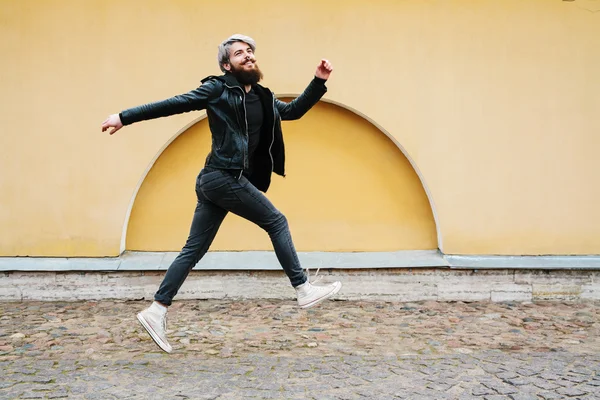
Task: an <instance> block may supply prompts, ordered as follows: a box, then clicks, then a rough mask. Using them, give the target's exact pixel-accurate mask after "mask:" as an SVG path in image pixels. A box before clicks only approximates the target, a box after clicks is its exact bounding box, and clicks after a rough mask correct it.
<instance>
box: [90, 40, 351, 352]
mask: <svg viewBox="0 0 600 400" xmlns="http://www.w3.org/2000/svg"><path fill="white" fill-rule="evenodd" d="M255 50H256V43H255V42H254V40H253V39H252V38H250V37H248V36H244V35H239V34H237V35H233V36H231V37H229V38H228V39H227V40H225V41H224V42H222V43H221V44H220V45H219V52H218V61H219V67H220V68H221V71H222V72H223V73H224V75H221V76H209V77H207V78H205V79H203V80H202V84H201V86H200V87H198V88H197V89H194V90H192V91H191V92H188V93H185V94H182V95H178V96H175V97H172V98H170V99H167V100H163V101H159V102H154V103H150V104H146V105H142V106H139V107H134V108H130V109H127V110H124V111H122V112H120V113H119V114H113V115H110V116H109V117H108V118H107V119H106V121H104V122H103V124H102V131H103V132H105V131H106V130H108V129H110V128H112V130H110V132H109V133H110V134H111V135H112V134H113V133H115V132H116V131H118V130H119V129H121V128H122V127H123V126H125V125H130V124H133V123H135V122H139V121H145V120H149V119H153V118H159V117H166V116H169V115H174V114H180V113H184V112H190V111H194V110H204V109H205V110H206V113H207V116H208V123H209V126H210V131H211V133H212V147H211V151H210V153H209V154H208V156H207V158H206V162H205V165H204V168H203V169H202V171H201V172H200V174H199V175H198V177H197V179H196V196H197V198H198V203H197V206H196V209H195V211H194V217H193V219H192V226H191V228H190V234H189V236H188V239H187V241H186V243H185V246H184V247H183V249H182V250H181V252H180V253H179V255H178V256H177V258H176V259H175V260H174V261H173V263H172V264H171V266H170V267H169V269H168V270H167V273H166V274H165V277H164V279H163V281H162V283H161V285H160V287H159V289H158V291H157V292H156V294H155V295H154V300H155V301H154V302H153V303H152V304H151V305H150V307H148V308H146V309H145V310H143V311H141V312H140V313H139V314H138V315H137V318H138V320H139V321H140V323H141V324H142V326H143V327H144V328H145V329H146V330H147V331H148V333H149V334H150V336H151V337H152V339H153V340H154V341H155V342H156V344H157V345H158V346H159V347H160V348H161V349H162V350H164V351H166V352H168V353H170V352H171V351H172V347H171V345H170V344H169V342H168V340H167V337H166V313H167V307H168V306H170V305H171V303H172V301H173V298H174V297H175V295H176V294H177V291H178V290H179V288H180V287H181V285H182V284H183V282H184V280H185V279H186V277H187V275H188V274H189V272H190V271H191V270H192V268H193V267H194V266H195V265H196V264H197V263H198V261H199V260H200V259H201V258H202V257H203V256H204V255H205V254H206V252H207V251H208V249H209V247H210V245H211V243H212V241H213V239H214V238H215V235H216V234H217V231H218V229H219V226H220V225H221V222H223V219H224V218H225V216H226V215H227V213H228V212H232V213H234V214H236V215H239V216H240V217H242V218H245V219H247V220H249V221H251V222H253V223H255V224H257V225H258V226H260V227H261V228H263V229H264V230H265V231H266V232H267V233H268V234H269V237H270V238H271V242H272V243H273V248H274V250H275V254H276V255H277V259H278V260H279V263H280V264H281V266H282V268H283V270H284V271H285V273H286V274H287V276H288V278H289V280H290V283H291V285H292V286H293V287H294V288H295V290H296V295H297V299H298V305H299V306H300V307H302V308H307V307H312V306H314V305H316V304H318V303H320V302H321V301H323V300H325V299H328V298H330V297H331V296H333V295H335V294H336V293H337V292H339V290H340V289H341V287H342V284H341V283H340V282H334V283H331V284H327V285H315V284H313V283H311V282H309V279H308V276H307V275H306V273H305V272H304V270H303V269H302V267H301V265H300V261H299V260H298V256H297V254H296V250H295V248H294V244H293V242H292V237H291V235H290V230H289V227H288V223H287V220H286V218H285V216H284V215H283V214H282V213H281V212H280V211H279V210H277V209H276V208H275V207H274V206H273V204H272V203H271V202H270V201H269V199H267V197H266V196H265V195H264V194H263V193H261V192H266V191H267V189H268V188H269V185H270V183H271V174H272V173H273V172H275V173H276V174H278V175H281V176H284V175H285V169H284V163H285V153H284V145H283V135H282V131H281V121H282V120H284V121H285V120H295V119H298V118H300V117H302V116H303V115H304V114H305V113H306V112H307V111H308V110H309V109H310V108H311V107H312V106H314V105H315V104H316V103H317V102H318V101H319V99H321V97H322V96H323V95H324V94H325V92H326V91H327V88H326V87H325V82H326V81H327V79H328V78H329V75H330V74H331V72H332V70H333V68H332V66H331V64H330V63H329V61H327V60H321V61H320V62H319V64H318V66H317V70H316V72H315V76H314V78H313V79H312V81H311V82H310V84H309V85H308V87H307V88H306V89H305V90H304V92H303V93H302V94H301V95H300V96H299V97H298V98H296V99H295V100H293V101H291V102H290V103H285V102H283V101H280V100H278V99H277V98H275V96H274V94H273V93H272V92H271V91H270V90H269V89H267V88H265V87H263V86H261V85H259V84H258V82H260V80H261V79H262V77H263V75H262V73H261V71H260V69H259V67H258V65H257V63H256V57H255V55H254V52H255Z"/></svg>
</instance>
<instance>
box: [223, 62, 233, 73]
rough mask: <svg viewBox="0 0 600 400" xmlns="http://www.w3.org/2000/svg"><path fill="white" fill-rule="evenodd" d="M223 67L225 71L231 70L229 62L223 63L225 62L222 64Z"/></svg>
mask: <svg viewBox="0 0 600 400" xmlns="http://www.w3.org/2000/svg"><path fill="white" fill-rule="evenodd" d="M223 68H225V69H226V70H227V71H229V72H231V64H229V63H225V64H223Z"/></svg>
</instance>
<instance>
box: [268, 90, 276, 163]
mask: <svg viewBox="0 0 600 400" xmlns="http://www.w3.org/2000/svg"><path fill="white" fill-rule="evenodd" d="M271 97H273V129H272V130H271V145H270V146H269V157H271V173H273V170H274V169H275V160H273V154H272V153H271V149H272V148H273V143H275V123H276V120H277V113H276V112H275V111H276V110H275V96H274V95H273V94H271Z"/></svg>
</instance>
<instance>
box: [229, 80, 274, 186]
mask: <svg viewBox="0 0 600 400" xmlns="http://www.w3.org/2000/svg"><path fill="white" fill-rule="evenodd" d="M225 86H227V87H228V88H230V89H233V88H238V89H240V90H241V91H242V104H243V105H244V122H245V123H246V140H247V141H250V138H249V137H248V115H247V114H248V113H247V112H246V92H245V91H244V89H242V88H241V87H239V86H229V85H228V84H225ZM273 104H275V100H273ZM242 150H243V151H244V164H246V157H247V156H246V149H245V148H243V149H242ZM269 151H270V150H269ZM271 159H272V157H271ZM243 172H244V165H242V170H241V171H240V175H239V176H238V180H239V179H240V178H241V177H242V173H243Z"/></svg>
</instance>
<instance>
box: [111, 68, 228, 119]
mask: <svg viewBox="0 0 600 400" xmlns="http://www.w3.org/2000/svg"><path fill="white" fill-rule="evenodd" d="M220 85H221V83H220V82H219V81H218V80H216V79H211V80H209V81H206V82H205V83H203V84H202V85H200V86H199V87H198V88H197V89H194V90H192V91H190V92H188V93H184V94H180V95H177V96H174V97H171V98H170V99H166V100H162V101H157V102H154V103H148V104H144V105H141V106H138V107H133V108H129V109H127V110H123V111H121V112H120V113H119V117H120V118H121V122H122V123H123V125H130V124H133V123H135V122H140V121H146V120H149V119H154V118H160V117H168V116H169V115H174V114H182V113H186V112H190V111H194V110H203V109H205V108H206V106H207V104H208V102H209V100H211V99H212V98H214V97H216V96H218V95H219V94H220V93H219V91H218V89H219V87H220Z"/></svg>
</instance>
